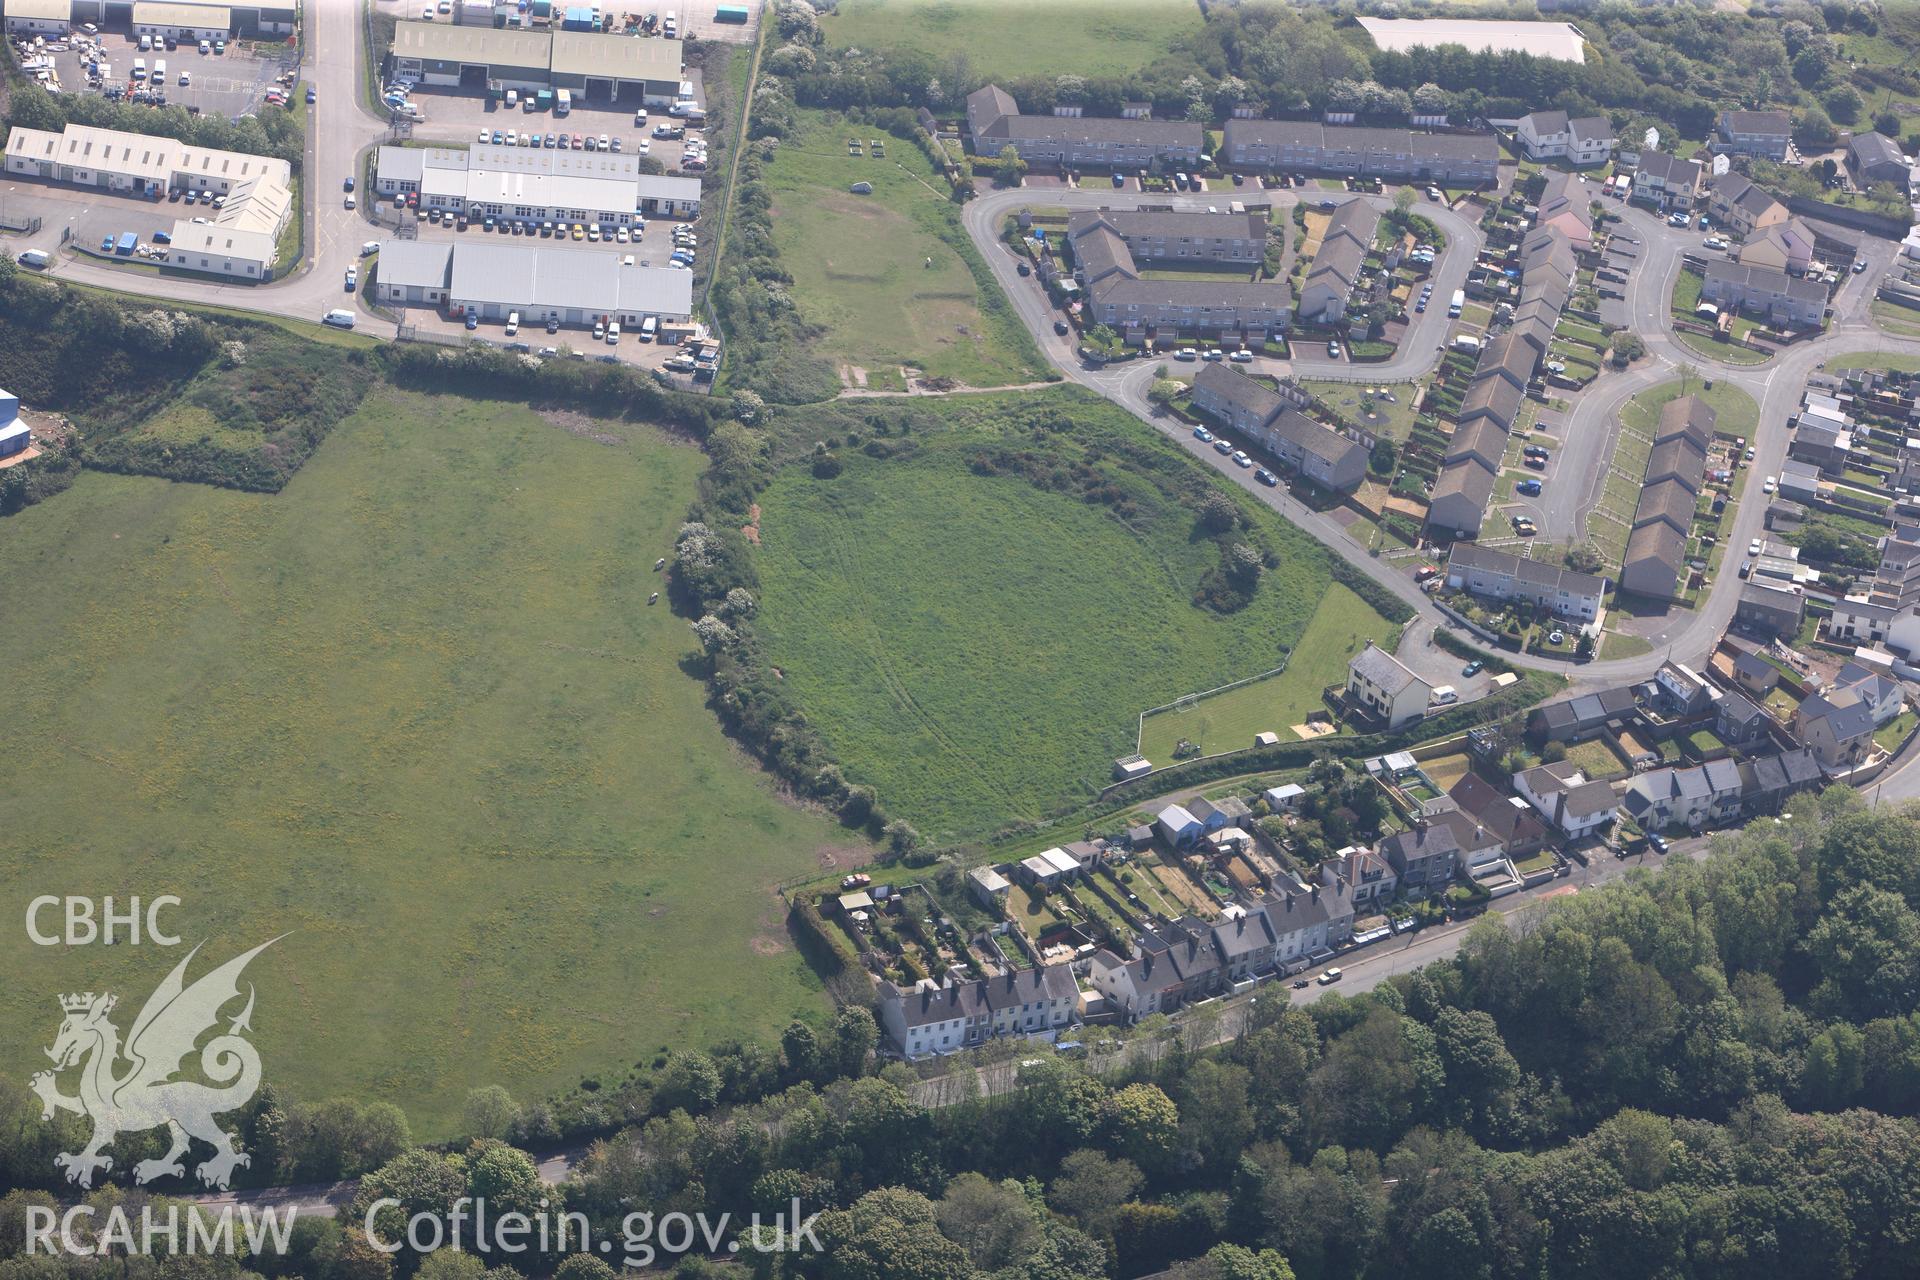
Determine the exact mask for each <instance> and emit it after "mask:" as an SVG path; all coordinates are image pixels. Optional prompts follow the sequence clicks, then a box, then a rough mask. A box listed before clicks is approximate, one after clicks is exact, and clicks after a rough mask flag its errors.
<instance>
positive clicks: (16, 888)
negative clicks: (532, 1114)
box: [0, 391, 867, 1138]
mask: <svg viewBox="0 0 1920 1280" xmlns="http://www.w3.org/2000/svg"><path fill="white" fill-rule="evenodd" d="M592 430H593V431H594V432H595V433H611V434H612V435H613V436H616V437H618V438H619V443H615V444H606V443H600V442H597V441H596V440H593V439H588V438H586V433H585V432H584V431H583V430H568V429H563V428H562V427H560V426H555V425H550V424H549V423H547V422H545V421H543V420H542V419H541V418H540V417H538V416H536V415H535V414H534V413H532V412H531V411H529V410H527V409H524V408H520V407H515V406H511V405H505V404H495V403H486V402H477V401H466V400H458V399H452V398H444V399H434V398H428V397H422V396H408V395H400V394H398V393H388V392H384V391H376V392H374V393H373V394H372V395H371V396H370V397H369V398H368V399H367V400H366V402H365V403H364V404H363V405H362V407H361V409H360V410H359V412H358V413H356V414H355V415H354V416H352V417H350V418H348V419H347V420H345V421H343V422H342V423H341V424H340V425H339V426H338V427H337V428H336V429H335V430H334V432H333V433H332V435H331V437H330V438H329V439H328V441H327V443H326V444H325V445H324V446H323V447H322V448H321V449H320V450H319V451H318V452H317V453H316V454H315V455H314V457H313V458H312V459H311V460H310V461H309V462H308V463H307V465H306V466H305V468H304V469H303V470H302V471H301V472H300V473H299V474H298V475H297V476H296V477H295V478H294V479H293V480H292V482H291V483H290V484H289V485H288V486H287V488H286V489H285V490H284V491H282V492H281V493H280V494H278V495H276V496H271V497H267V496H260V495H253V494H242V493H237V492H233V491H229V490H223V489H213V488H206V487H200V486H194V485H184V484H171V483H168V482H166V481H163V480H157V479H148V478H140V477H127V476H115V475H108V474H104V473H99V472H88V473H86V474H84V475H82V476H81V477H80V479H79V480H78V482H77V483H76V484H75V485H74V486H73V488H72V489H70V490H69V491H68V492H66V493H64V494H61V495H59V496H58V497H56V498H53V499H51V500H50V501H48V502H46V503H44V504H42V505H40V506H36V507H33V508H30V509H28V510H27V511H25V512H24V513H22V514H19V515H16V516H14V517H12V518H10V519H8V520H6V521H5V522H4V523H0V546H4V548H5V551H6V554H5V555H4V556H0V599H4V600H5V601H6V602H7V605H6V608H5V609H4V610H0V649H4V651H5V652H6V653H8V654H10V655H12V657H11V660H10V667H11V670H10V673H9V681H8V691H7V710H6V714H5V723H6V726H7V743H8V747H9V777H8V781H7V787H6V803H5V806H4V809H5V813H6V824H5V836H4V839H0V884H4V893H3V894H0V901H4V902H6V903H9V904H11V905H10V906H9V907H8V910H9V911H10V912H12V913H13V920H14V927H13V928H12V929H10V930H8V931H6V933H5V935H4V938H0V967H4V971H5V972H6V973H7V975H8V981H7V982H6V983H5V984H4V989H0V1018H4V1025H5V1026H6V1027H7V1028H8V1031H7V1035H6V1037H5V1039H4V1042H0V1070H5V1071H6V1072H7V1073H9V1074H10V1075H13V1076H15V1077H16V1078H18V1079H20V1080H24V1079H25V1078H26V1074H27V1072H28V1071H29V1069H30V1068H31V1066H32V1065H33V1063H34V1062H36V1061H38V1062H39V1064H40V1065H41V1066H44V1065H45V1062H44V1060H43V1059H40V1057H39V1051H40V1049H41V1047H42V1046H44V1045H46V1044H48V1043H51V1040H52V1037H53V1034H54V1031H55V1029H56V1027H57V1026H58V1022H59V1009H58V1007H57V1005H56V1004H55V1002H54V996H55V995H56V994H57V993H59V992H63V991H72V990H87V989H93V990H101V989H110V990H113V991H116V992H118V993H119V994H120V996H121V997H122V1002H123V1007H128V1006H130V1009H129V1015H128V1016H129V1017H130V1016H131V1010H133V1009H137V1008H138V1007H139V1003H138V1002H139V1001H141V1000H143V999H144V998H145V996H146V995H147V993H148V992H150V991H151V990H152V989H153V988H154V986H155V985H156V984H157V983H158V982H159V981H160V979H161V978H162V977H164V976H165V973H166V971H167V969H168V968H170V967H171V966H172V964H173V963H174V962H175V961H177V960H178V959H179V958H180V954H181V953H179V952H167V951H163V950H160V949H156V948H152V947H129V946H116V947H114V948H112V949H105V948H101V947H89V948H76V949H65V948H57V949H49V948H41V947H36V946H32V945H30V944H29V943H28V941H27V939H26V937H25V936H24V932H23V930H22V928H21V927H20V920H21V916H22V913H23V910H24V906H25V904H26V902H27V900H28V899H29V898H31V897H32V896H34V895H36V894H42V893H60V894H67V893H75V894H87V895H91V896H94V897H100V896H104V895H107V894H113V895H115V896H116V897H119V898H122V899H124V897H125V896H126V895H129V894H141V895H146V896H151V895H155V894H159V893H163V892H170V893H175V894H178V895H179V896H180V897H181V898H182V899H183V905H182V906H181V907H180V908H179V909H178V910H177V911H175V912H173V913H172V915H171V916H170V917H169V918H168V919H169V923H170V924H171V925H172V926H174V928H175V931H176V932H178V933H180V934H181V935H182V936H183V937H184V938H185V940H186V941H187V943H188V944H189V945H190V944H192V943H196V942H200V941H202V940H205V942H206V951H205V952H204V953H203V958H204V959H205V960H206V961H209V962H218V961H224V960H225V959H226V958H228V957H230V956H232V955H234V954H236V953H238V952H240V951H242V950H244V949H246V948H248V947H250V946H252V945H254V944H256V943H258V942H261V941H264V940H265V939H267V938H270V937H273V936H275V935H278V934H282V933H285V934H287V935H288V936H287V937H286V938H285V939H284V940H283V941H281V942H279V943H278V944H276V945H275V946H274V947H273V948H272V949H271V950H269V951H268V952H267V953H266V954H265V955H263V956H262V957H261V958H260V959H259V960H257V961H256V962H255V963H254V966H253V967H252V969H251V970H250V971H249V972H250V976H251V977H252V978H253V980H254V981H255V982H256V983H257V985H258V996H259V1002H258V1007H257V1009H256V1011H255V1015H254V1026H255V1028H256V1029H257V1033H258V1035H257V1039H258V1041H259V1043H260V1045H261V1051H262V1058H263V1060H264V1062H265V1064H266V1070H267V1078H268V1079H269V1080H271V1081H274V1082H275V1083H277V1084H279V1085H280V1086H282V1087H283V1088H285V1089H286V1090H287V1091H288V1093H289V1094H290V1095H291V1096H292V1097H294V1098H297V1099H301V1100H305V1101H314V1100H319V1099H323V1098H327V1097H333V1096H344V1095H352V1096H356V1097H360V1098H368V1099H371V1098H384V1099H389V1100H392V1101H394V1102H397V1103H399V1104H401V1105H402V1106H403V1107H405V1109H406V1110H407V1112H408V1114H409V1116H410V1117H411V1118H412V1120H413V1123H414V1129H415V1132H416V1134H417V1135H420V1136H424V1137H429V1138H443V1137H447V1136H451V1135H452V1134H453V1133H454V1132H455V1126H456V1125H457V1124H458V1119H459V1114H460V1108H461V1106H462V1103H463V1101H464V1095H465V1093H466V1091H467V1090H468V1089H469V1088H471V1087H473V1086H476V1085H483V1084H489V1083H498V1084H503V1085H505V1086H507V1087H508V1088H509V1089H511V1090H512V1091H513V1092H514V1093H515V1094H516V1095H517V1096H518V1097H520V1098H522V1099H523V1100H532V1099H535V1098H538V1097H540V1096H542V1095H544V1094H546V1093H549V1092H552V1091H556V1090H560V1089H564V1088H567V1087H569V1086H571V1085H574V1084H576V1083H577V1082H578V1081H579V1080H580V1079H581V1078H582V1077H583V1076H589V1075H591V1076H597V1077H600V1078H602V1079H608V1080H612V1079H618V1078H620V1077H621V1076H622V1075H623V1074H624V1073H625V1071H626V1070H627V1069H629V1068H630V1067H631V1066H632V1065H633V1064H634V1063H635V1062H636V1061H637V1060H641V1059H646V1058H651V1057H652V1056H653V1055H654V1053H655V1052H657V1051H658V1050H659V1048H660V1047H661V1046H676V1047H677V1046H691V1045H701V1044H705V1043H710V1042H713V1041H716V1040H719V1039H722V1038H726V1037H731V1036H749V1037H751V1036H756V1035H765V1034H770V1033H771V1032H773V1031H775V1030H777V1029H778V1028H779V1027H780V1026H781V1025H782V1024H783V1023H784V1022H785V1020H787V1019H788V1018H790V1017H792V1016H793V1015H795V1014H796V1013H802V1012H811V1013H821V1012H824V1010H825V1007H826V1005H825V1000H824V997H823V995H822V994H821V993H820V992H819V989H818V984H817V982H816V981H815V980H814V979H813V978H812V977H811V976H810V974H809V972H808V970H807V968H806V965H805V964H804V963H803V962H802V960H801V958H800V957H799V956H798V954H796V953H795V952H794V951H793V949H792V948H791V947H790V946H789V945H788V942H787V936H786V933H785V931H784V928H783V924H782V913H781V911H780V910H779V908H778V904H777V900H776V898H775V897H774V895H773V893H772V892H771V886H772V885H773V884H775V883H776V882H777V881H779V880H781V879H783V878H786V877H789V876H792V875H795V874H799V873H801V872H805V871H808V870H816V869H818V868H819V867H820V866H821V865H822V863H821V861H820V859H821V856H822V855H823V853H824V852H826V851H827V850H828V849H829V848H832V847H835V846H837V845H840V844H848V843H852V842H851V841H849V839H848V837H847V836H846V835H845V833H844V832H843V830H842V829H841V828H839V827H837V826H835V825H833V824H831V823H829V822H828V821H826V820H824V819H821V818H817V817H813V816H809V815H807V814H805V813H803V812H800V811H798V810H795V809H793V808H790V807H788V806H786V805H785V804H783V803H782V802H781V801H779V800H778V799H777V798H776V797H775V795H774V793H773V790H772V787H771V785H770V784H769V783H768V782H767V781H766V780H765V779H764V778H763V777H762V776H761V775H759V774H757V773H756V772H755V771H754V770H753V769H751V768H749V767H743V764H742V761H741V758H740V756H739V753H738V752H737V751H736V750H735V749H734V748H733V747H732V746H731V745H730V744H729V743H728V742H727V740H726V739H725V738H724V737H723V736H722V734H721V733H720V731H719V728H718V727H717V725H716V723H715V721H714V718H713V716H712V714H711V713H710V712H709V711H708V710H707V708H706V707H705V705H704V696H705V695H704V692H703V690H702V688H701V685H700V683H699V682H698V681H697V680H694V679H692V678H690V677H689V676H688V675H687V674H685V673H684V672H683V671H682V670H681V668H680V665H679V664H680V662H681V660H682V659H683V658H684V657H685V656H686V655H687V654H688V653H689V652H690V651H692V650H693V648H694V645H693V642H692V637H691V634H690V633H689V631H688V629H687V625H686V623H685V621H684V620H682V619H677V618H675V617H673V616H672V615H671V614H670V613H669V612H668V610H667V608H666V607H665V606H664V605H658V606H654V607H651V608H650V607H648V605H647V603H646V600H647V595H648V593H649V592H651V591H653V590H654V589H655V588H657V587H658V586H659V585H660V579H659V578H658V577H656V576H655V575H654V574H653V573H652V572H651V567H652V564H653V561H654V560H655V558H657V557H658V556H659V555H661V554H662V553H664V552H665V551H666V550H667V549H668V546H669V542H670V540H671V538H672V535H673V531H674V529H675V527H676V526H677V524H678V522H679V521H680V519H681V518H682V513H683V512H684V511H685V510H686V507H687V504H688V502H689V501H690V499H691V497H692V494H693V488H694V482H695V479H696V477H697V476H698V475H699V473H700V471H701V470H702V468H703V466H704V465H705V462H704V459H703V457H702V455H701V454H700V453H699V452H698V451H697V450H695V449H693V448H690V447H688V446H686V445H684V444H680V443H674V442H670V441H668V440H667V439H666V438H665V437H663V436H660V435H657V434H655V433H653V432H652V431H651V430H649V429H647V428H643V427H630V426H624V425H621V424H613V423H595V424H593V425H592ZM866 856H867V855H866V854H865V853H863V852H860V851H859V850H857V849H849V850H847V859H848V860H854V861H864V860H865V859H866Z"/></svg>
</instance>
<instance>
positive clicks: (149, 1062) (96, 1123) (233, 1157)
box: [29, 938, 279, 1190]
mask: <svg viewBox="0 0 1920 1280" xmlns="http://www.w3.org/2000/svg"><path fill="white" fill-rule="evenodd" d="M278 941H279V939H278V938H273V939H270V940H268V941H266V942H263V943H261V944H260V945H259V946H257V947H255V948H254V949H253V950H251V951H249V952H246V953H245V954H243V955H240V956H236V957H235V958H233V959H232V960H229V961H227V963H225V964H223V965H221V966H220V967H219V968H218V969H215V970H214V971H213V972H211V973H209V974H207V975H206V976H204V977H202V978H201V979H199V980H198V981H197V982H195V983H194V984H193V985H192V986H190V987H189V986H187V985H186V983H185V981H184V979H185V975H186V971H187V965H188V963H189V962H190V961H191V960H192V959H193V957H194V956H195V955H197V954H199V951H200V948H199V947H197V946H196V947H195V948H194V949H193V950H192V951H190V952H188V953H187V958H186V959H185V960H182V961H181V962H180V963H179V964H177V965H175V966H174V969H173V972H172V973H170V974H168V975H167V977H166V980H165V981H164V982H162V983H161V984H160V985H159V987H158V988H156V989H155V991H154V993H153V994H152V995H151V996H149V997H148V998H147V1003H146V1005H145V1006H144V1007H143V1008H142V1009H141V1010H140V1016H139V1017H137V1018H135V1019H134V1020H133V1029H132V1030H131V1031H130V1032H128V1034H127V1043H126V1047H125V1049H124V1050H123V1049H122V1048H121V1046H120V1031H119V1028H117V1027H115V1026H114V1025H113V1023H112V1022H110V1021H108V1020H107V1015H108V1014H109V1013H111V1012H113V1007H114V1005H115V1004H116V1003H117V1002H118V997H116V996H114V995H111V994H107V993H102V994H100V995H97V996H96V995H95V994H94V993H93V992H91V991H89V992H86V993H85V994H82V995H69V996H62V997H60V1008H61V1010H62V1011H63V1012H65V1014H66V1019H65V1020H64V1021H63V1022H61V1024H60V1034H59V1036H58V1037H56V1038H55V1040H54V1042H53V1047H52V1048H50V1049H48V1050H47V1056H48V1057H49V1058H51V1059H53V1063H54V1067H53V1070H52V1071H41V1072H38V1073H37V1074H35V1075H34V1077H33V1079H32V1080H31V1081H30V1082H29V1084H30V1087H31V1088H32V1089H33V1091H34V1092H35V1093H37V1094H39V1095H40V1101H41V1103H42V1104H43V1107H42V1110H41V1118H42V1119H46V1120H51V1119H52V1118H53V1115H54V1113H55V1112H56V1111H71V1112H74V1113H75V1114H77V1115H83V1116H91V1117H92V1118H93V1138H92V1140H91V1141H89V1142H88V1143H87V1145H86V1149H85V1150H83V1151H79V1152H70V1153H63V1154H61V1155H58V1156H55V1157H54V1164H55V1165H56V1166H58V1167H59V1168H62V1169H65V1170H66V1173H67V1179H68V1181H70V1182H76V1183H79V1184H80V1185H81V1186H83V1187H91V1186H92V1185H93V1175H94V1172H95V1170H100V1171H103V1172H104V1171H105V1170H108V1169H111V1168H112V1167H113V1159H112V1158H111V1157H110V1156H105V1155H102V1154H101V1152H102V1151H103V1150H104V1149H105V1148H106V1147H107V1146H108V1145H109V1144H110V1143H112V1142H113V1140H114V1138H116V1137H117V1136H119V1135H120V1134H122V1133H138V1132H140V1131H142V1130H145V1129H153V1128H157V1127H159V1126H160V1125H165V1126H166V1127H167V1131H168V1134H169V1136H170V1137H171V1139H172V1142H173V1146H172V1148H171V1149H170V1150H169V1151H168V1152H167V1154H166V1155H165V1156H163V1157H162V1158H160V1159H158V1160H142V1161H140V1163H138V1164H137V1165H135V1166H134V1169H133V1177H134V1181H135V1182H139V1183H146V1182H150V1181H152V1180H153V1179H155V1178H158V1177H163V1176H165V1175H168V1174H172V1175H174V1176H176V1177H184V1176H185V1174H186V1166H185V1165H184V1164H182V1163H181V1160H180V1157H181V1156H183V1155H185V1154H186V1153H187V1148H188V1138H189V1137H190V1136H191V1137H194V1138H198V1139H200V1140H201V1141H202V1142H206V1143H209V1144H211V1145H212V1146H213V1149H214V1155H213V1158H212V1159H211V1160H208V1161H207V1162H206V1163H204V1164H202V1165H201V1166H200V1167H199V1169H198V1170H197V1172H198V1173H199V1175H200V1180H201V1181H202V1182H204V1183H205V1184H206V1185H208V1186H210V1187H219V1188H221V1189H222V1190H225V1189H226V1186H227V1183H228V1181H229V1180H230V1179H231V1178H232V1177H233V1170H234V1167H235V1166H236V1165H247V1164H250V1163H251V1161H250V1159H249V1158H248V1157H247V1156H246V1155H244V1154H243V1153H241V1152H238V1151H235V1150H234V1149H233V1135H232V1134H230V1133H228V1132H227V1131H226V1130H224V1129H222V1128H221V1127H220V1126H219V1125H217V1124H215V1123H214V1121H213V1117H214V1116H215V1115H216V1114H219V1113H221V1112H226V1111H232V1110H234V1109H235V1108H237V1107H241V1106H244V1105H245V1104H246V1102H247V1100H248V1099H249V1098H251V1097H253V1094H254V1091H255V1090H256V1089H258V1088H259V1087H260V1054H259V1053H258V1052H257V1051H256V1050H255V1049H254V1047H253V1045H252V1044H250V1043H248V1042H247V1041H246V1040H245V1039H243V1038H242V1037H241V1034H240V1033H241V1032H243V1031H251V1030H252V1026H251V1024H250V1021H249V1020H250V1019H251V1018H252V1016H253V987H252V986H251V985H249V986H248V987H247V1005H246V1008H244V1009H242V1010H241V1011H240V1014H239V1016H238V1017H236V1018H234V1019H233V1021H232V1023H231V1024H230V1025H229V1026H228V1028H227V1031H226V1033H225V1034H223V1035H217V1036H215V1037H214V1038H213V1039H211V1040H209V1041H207V1043H206V1046H205V1047H204V1048H202V1049H201V1050H200V1070H201V1071H202V1072H203V1073H204V1074H205V1075H206V1077H207V1078H208V1079H209V1080H212V1081H215V1082H217V1083H218V1084H219V1085H220V1086H222V1087H217V1088H216V1087H212V1086H209V1085H205V1084H201V1083H200V1082H199V1081H197V1080H176V1079H174V1078H173V1077H174V1076H175V1075H176V1074H177V1073H178V1072H179V1071H180V1069H181V1067H182V1066H183V1065H184V1063H185V1061H186V1058H187V1056H188V1055H189V1054H191V1053H192V1052H193V1048H194V1042H195V1041H197V1040H198V1039H199V1038H200V1036H201V1034H202V1033H203V1032H205V1031H206V1030H207V1029H209V1028H210V1027H213V1026H214V1025H215V1024H216V1023H217V1022H218V1021H219V1020H220V1010H221V1009H222V1008H223V1007H225V1006H226V1005H227V1003H228V1002H229V1001H232V1000H235V999H238V998H239V996H240V973H241V971H242V970H244V969H245V968H246V967H247V962H248V961H250V960H252V959H253V958H254V957H255V956H257V955H259V954H260V953H261V952H262V951H265V950H266V949H267V948H268V947H270V946H272V945H273V944H274V943H275V942H278ZM123 1057H124V1058H125V1059H126V1061H127V1062H128V1063H129V1064H130V1065H129V1067H128V1068H127V1070H126V1072H125V1073H124V1074H115V1067H116V1066H117V1064H118V1063H119V1062H120V1060H121V1059H122V1058H123ZM83 1061H84V1063H85V1065H84V1066H83V1067H82V1068H81V1074H80V1092H79V1095H78V1096H77V1097H68V1096H67V1095H65V1094H63V1093H61V1092H60V1091H59V1086H58V1084H57V1083H56V1082H55V1077H56V1075H57V1074H58V1073H59V1072H62V1071H65V1070H67V1069H68V1068H70V1067H74V1066H79V1065H80V1064H81V1063H82V1062H83Z"/></svg>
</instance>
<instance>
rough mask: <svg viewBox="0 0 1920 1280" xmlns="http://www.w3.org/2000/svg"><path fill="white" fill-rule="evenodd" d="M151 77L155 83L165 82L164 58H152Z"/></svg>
mask: <svg viewBox="0 0 1920 1280" xmlns="http://www.w3.org/2000/svg"><path fill="white" fill-rule="evenodd" d="M153 79H154V82H155V83H156V84H165V83H166V82H167V60H166V59H165V58H155V59H154V60H153Z"/></svg>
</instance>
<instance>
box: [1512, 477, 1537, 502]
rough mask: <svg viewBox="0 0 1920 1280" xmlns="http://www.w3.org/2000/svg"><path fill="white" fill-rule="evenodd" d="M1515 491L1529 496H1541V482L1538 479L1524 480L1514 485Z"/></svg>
mask: <svg viewBox="0 0 1920 1280" xmlns="http://www.w3.org/2000/svg"><path fill="white" fill-rule="evenodd" d="M1514 491H1515V492H1517V493H1522V494H1525V495H1526V496H1527V497H1529V498H1537V497H1539V496H1540V482H1539V481H1538V480H1522V481H1521V482H1520V483H1519V484H1517V485H1515V486H1514Z"/></svg>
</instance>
